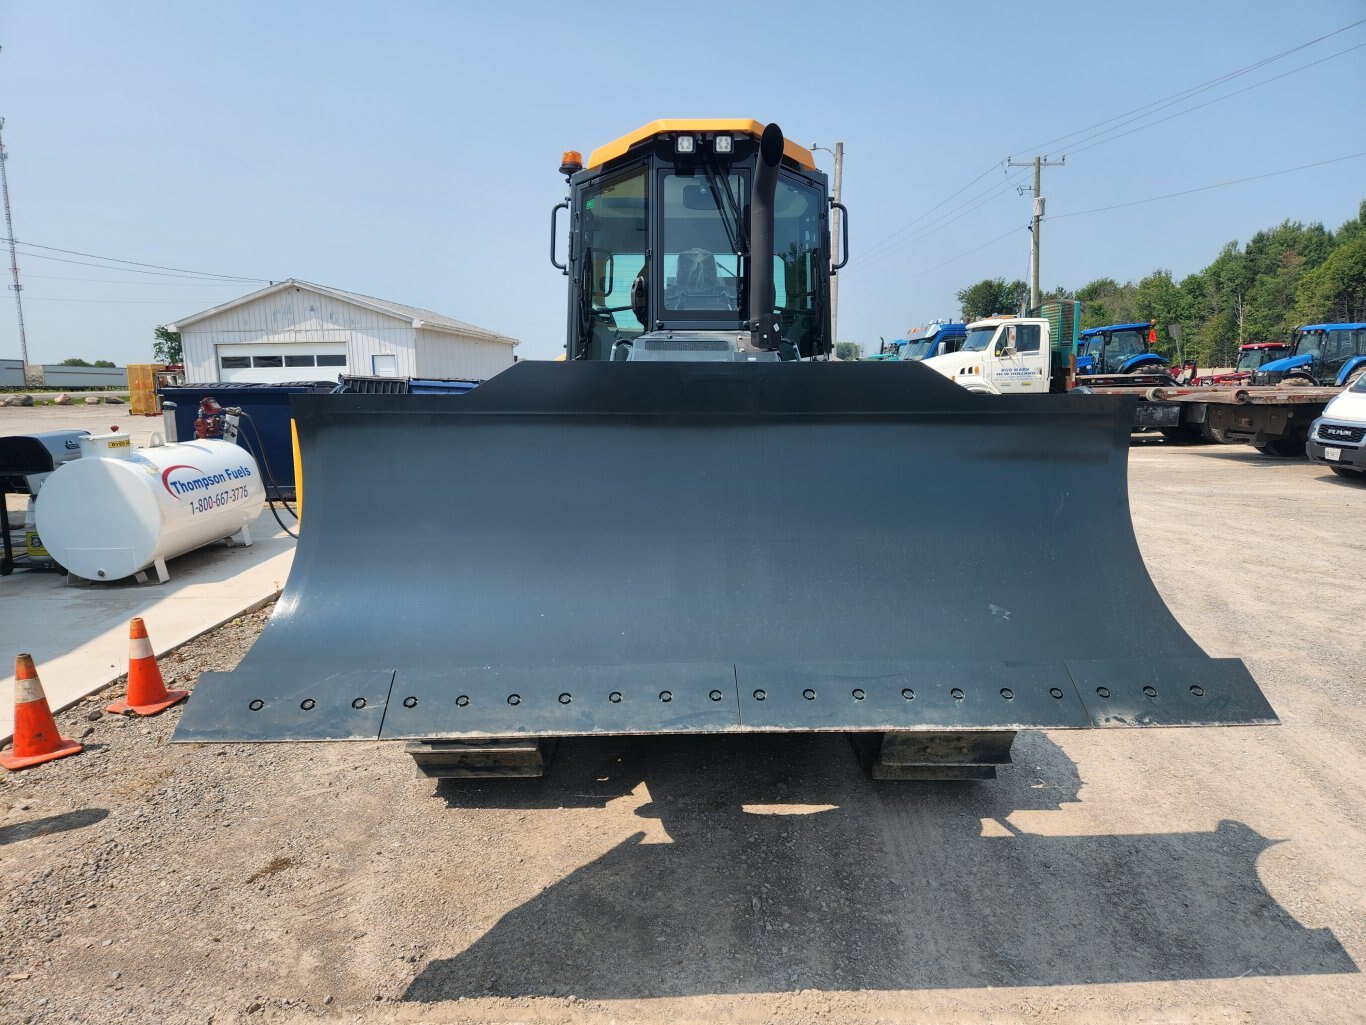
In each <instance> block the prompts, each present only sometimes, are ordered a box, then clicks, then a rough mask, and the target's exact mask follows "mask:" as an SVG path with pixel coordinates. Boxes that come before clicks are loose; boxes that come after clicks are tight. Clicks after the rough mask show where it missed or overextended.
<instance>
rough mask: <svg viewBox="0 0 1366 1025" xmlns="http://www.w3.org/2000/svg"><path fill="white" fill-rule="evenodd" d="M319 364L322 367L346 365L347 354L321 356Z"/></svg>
mask: <svg viewBox="0 0 1366 1025" xmlns="http://www.w3.org/2000/svg"><path fill="white" fill-rule="evenodd" d="M318 366H320V367H344V366H346V357H345V356H319V357H318Z"/></svg>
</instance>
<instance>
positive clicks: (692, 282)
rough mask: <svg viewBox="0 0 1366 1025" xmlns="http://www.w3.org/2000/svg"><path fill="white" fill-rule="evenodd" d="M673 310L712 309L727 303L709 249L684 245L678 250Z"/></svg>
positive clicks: (728, 301) (714, 258)
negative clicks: (685, 246)
mask: <svg viewBox="0 0 1366 1025" xmlns="http://www.w3.org/2000/svg"><path fill="white" fill-rule="evenodd" d="M674 282H675V285H674V287H675V289H676V298H675V301H674V302H673V303H671V304H670V305H671V306H672V307H673V308H674V309H676V310H714V309H721V308H724V307H726V306H729V305H730V297H729V296H728V295H727V294H726V291H725V289H723V288H722V287H721V281H720V279H719V277H718V276H717V273H716V256H715V255H714V254H713V253H711V252H710V251H709V250H706V249H700V248H693V249H685V250H683V252H681V253H679V254H678V277H677V278H675V279H674Z"/></svg>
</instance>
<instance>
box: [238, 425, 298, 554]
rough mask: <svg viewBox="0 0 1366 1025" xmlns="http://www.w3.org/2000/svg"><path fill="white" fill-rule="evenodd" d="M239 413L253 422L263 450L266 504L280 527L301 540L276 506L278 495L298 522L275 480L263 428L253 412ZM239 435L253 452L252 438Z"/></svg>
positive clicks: (253, 431)
mask: <svg viewBox="0 0 1366 1025" xmlns="http://www.w3.org/2000/svg"><path fill="white" fill-rule="evenodd" d="M239 415H240V416H241V418H242V419H243V420H245V421H246V422H247V423H249V424H251V430H252V433H253V434H255V435H256V445H257V447H258V448H259V449H260V450H261V455H260V458H261V466H262V468H263V469H264V470H265V478H264V483H265V488H264V491H265V493H266V504H267V505H269V506H270V514H271V515H272V516H274V517H275V522H276V523H278V524H279V525H280V529H281V530H283V531H284V532H285V533H286V534H288V535H289V536H290V537H292V538H294V540H295V541H297V540H299V535H298V534H296V533H294V531H292V530H290V529H289V527H288V526H286V524H285V521H284V520H282V519H281V518H280V511H279V510H278V509H277V508H276V507H275V502H276V500H277V497H278V501H279V502H280V504H281V505H283V506H284V507H285V509H286V511H287V512H288V513H289V514H290V515H291V516H293V517H294V519H295V522H298V520H299V514H298V513H297V512H295V511H294V510H293V509H292V508H290V505H289V502H287V501H286V500H285V498H284V496H283V495H282V494H281V491H280V485H279V484H278V483H276V481H275V472H274V471H273V470H272V469H271V468H270V457H269V456H267V455H266V442H265V439H264V438H263V437H261V428H259V427H257V426H256V421H255V420H253V419H252V417H251V414H250V413H248V412H246V411H245V410H244V411H242V412H241V413H239ZM238 437H240V438H241V439H242V440H243V441H245V442H247V446H246V448H247V451H248V452H251V439H250V438H248V437H247V436H246V434H244V433H241V432H239V433H238ZM251 454H252V455H255V454H256V453H254V452H251ZM272 488H274V489H275V497H273V496H272V495H271V493H270V492H271V489H272Z"/></svg>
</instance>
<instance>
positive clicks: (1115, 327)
mask: <svg viewBox="0 0 1366 1025" xmlns="http://www.w3.org/2000/svg"><path fill="white" fill-rule="evenodd" d="M1150 327H1152V325H1151V324H1149V323H1148V322H1147V321H1146V320H1145V321H1143V322H1142V323H1141V324H1106V325H1105V326H1104V327H1088V328H1087V329H1086V330H1085V331H1083V332H1082V333H1081V337H1082V338H1090V337H1091V336H1092V335H1098V334H1103V333H1105V332H1107V331H1131V330H1135V331H1136V330H1142V331H1147V330H1148V329H1149V328H1150Z"/></svg>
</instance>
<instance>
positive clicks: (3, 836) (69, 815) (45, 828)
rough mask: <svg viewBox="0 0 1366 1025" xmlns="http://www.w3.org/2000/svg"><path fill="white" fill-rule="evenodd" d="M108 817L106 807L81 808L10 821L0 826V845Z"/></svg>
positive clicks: (84, 825) (86, 824)
mask: <svg viewBox="0 0 1366 1025" xmlns="http://www.w3.org/2000/svg"><path fill="white" fill-rule="evenodd" d="M108 817H109V809H108V808H81V809H80V810H78V811H68V812H63V813H62V814H61V815H48V816H46V817H45V818H41V819H33V820H32V821H30V822H12V823H10V824H9V825H8V826H0V847H4V846H5V845H6V844H12V843H18V842H19V841H20V840H32V839H33V838H34V837H38V836H47V835H49V834H51V833H64V832H66V830H68V829H84V828H85V827H86V826H93V825H94V824H95V823H96V822H99V821H100V820H102V819H105V818H108Z"/></svg>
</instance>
